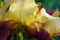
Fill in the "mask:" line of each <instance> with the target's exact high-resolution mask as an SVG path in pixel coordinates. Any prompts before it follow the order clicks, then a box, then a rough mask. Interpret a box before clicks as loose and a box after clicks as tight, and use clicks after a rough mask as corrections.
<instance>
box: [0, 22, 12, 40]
mask: <svg viewBox="0 0 60 40" xmlns="http://www.w3.org/2000/svg"><path fill="white" fill-rule="evenodd" d="M12 25H13V22H12V21H4V22H1V23H0V40H6V39H7V37H8V36H9V34H10V30H9V29H8V28H9V27H11V26H12Z"/></svg>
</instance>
